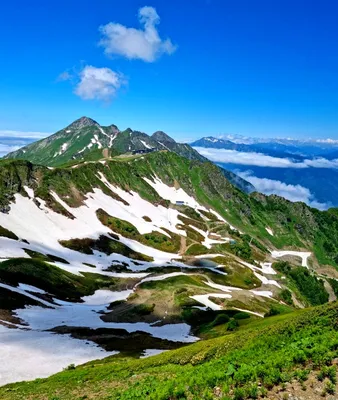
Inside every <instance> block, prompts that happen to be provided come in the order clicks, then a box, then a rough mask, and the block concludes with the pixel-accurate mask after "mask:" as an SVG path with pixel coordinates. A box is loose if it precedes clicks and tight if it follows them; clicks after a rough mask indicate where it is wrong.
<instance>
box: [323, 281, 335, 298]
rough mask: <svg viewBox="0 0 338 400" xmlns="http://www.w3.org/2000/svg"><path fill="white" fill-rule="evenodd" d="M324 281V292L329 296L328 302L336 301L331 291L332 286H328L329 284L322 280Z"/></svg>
mask: <svg viewBox="0 0 338 400" xmlns="http://www.w3.org/2000/svg"><path fill="white" fill-rule="evenodd" d="M323 281H324V287H325V289H326V291H327V292H328V294H329V301H330V302H331V301H336V300H337V296H336V295H335V294H334V291H333V289H332V286H331V285H330V284H329V282H328V281H327V280H326V279H323Z"/></svg>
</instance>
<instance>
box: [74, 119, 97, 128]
mask: <svg viewBox="0 0 338 400" xmlns="http://www.w3.org/2000/svg"><path fill="white" fill-rule="evenodd" d="M94 125H99V124H98V123H97V122H96V121H94V120H93V119H91V118H89V117H81V118H79V119H77V120H76V121H74V122H72V123H71V124H70V125H68V126H67V128H73V129H81V128H84V127H86V126H94Z"/></svg>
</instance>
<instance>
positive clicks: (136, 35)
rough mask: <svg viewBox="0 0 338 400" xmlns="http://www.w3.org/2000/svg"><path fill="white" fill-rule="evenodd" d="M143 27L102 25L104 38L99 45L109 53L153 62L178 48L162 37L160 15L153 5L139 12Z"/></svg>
mask: <svg viewBox="0 0 338 400" xmlns="http://www.w3.org/2000/svg"><path fill="white" fill-rule="evenodd" d="M138 17H139V21H140V23H141V25H142V26H143V29H135V28H128V27H126V26H124V25H121V24H118V23H115V22H110V23H108V24H107V25H102V26H101V27H100V32H101V34H102V39H101V40H100V42H99V45H100V46H102V47H103V48H104V51H105V53H106V54H107V55H120V56H123V57H126V58H128V59H140V60H143V61H146V62H153V61H155V60H156V59H157V58H158V57H160V56H161V55H162V54H172V53H174V51H175V50H176V48H177V47H176V46H175V45H173V43H172V42H171V40H170V39H165V40H163V39H161V37H160V35H159V33H158V30H157V28H156V25H158V24H159V23H160V17H159V15H158V14H157V12H156V10H155V8H153V7H147V6H146V7H142V8H140V9H139V13H138Z"/></svg>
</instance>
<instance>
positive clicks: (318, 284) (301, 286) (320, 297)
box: [273, 261, 329, 306]
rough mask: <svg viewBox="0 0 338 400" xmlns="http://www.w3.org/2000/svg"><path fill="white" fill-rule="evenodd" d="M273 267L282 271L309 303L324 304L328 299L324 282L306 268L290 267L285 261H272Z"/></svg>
mask: <svg viewBox="0 0 338 400" xmlns="http://www.w3.org/2000/svg"><path fill="white" fill-rule="evenodd" d="M273 268H275V269H276V271H279V272H281V273H283V274H284V275H285V276H286V277H288V278H289V279H290V280H291V281H292V283H293V284H294V285H295V287H296V288H297V290H298V291H299V293H300V295H301V296H302V298H303V299H304V300H305V301H306V302H307V303H308V304H309V305H313V306H315V305H319V304H324V303H326V302H327V301H328V300H329V294H328V293H327V291H326V290H325V287H324V282H323V281H322V280H321V279H319V278H317V277H316V276H314V275H312V274H311V273H310V272H309V270H308V269H306V268H304V267H294V268H292V267H291V265H290V264H289V263H288V262H286V261H278V262H276V263H274V264H273ZM284 295H285V293H284Z"/></svg>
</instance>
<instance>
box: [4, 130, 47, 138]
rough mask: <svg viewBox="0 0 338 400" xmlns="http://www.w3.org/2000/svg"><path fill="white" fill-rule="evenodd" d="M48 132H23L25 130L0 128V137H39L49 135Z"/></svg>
mask: <svg viewBox="0 0 338 400" xmlns="http://www.w3.org/2000/svg"><path fill="white" fill-rule="evenodd" d="M49 135H50V133H45V132H25V131H11V130H0V139H1V138H2V137H6V138H20V139H21V138H22V139H23V138H25V139H27V138H29V139H39V138H44V137H46V136H49Z"/></svg>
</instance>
